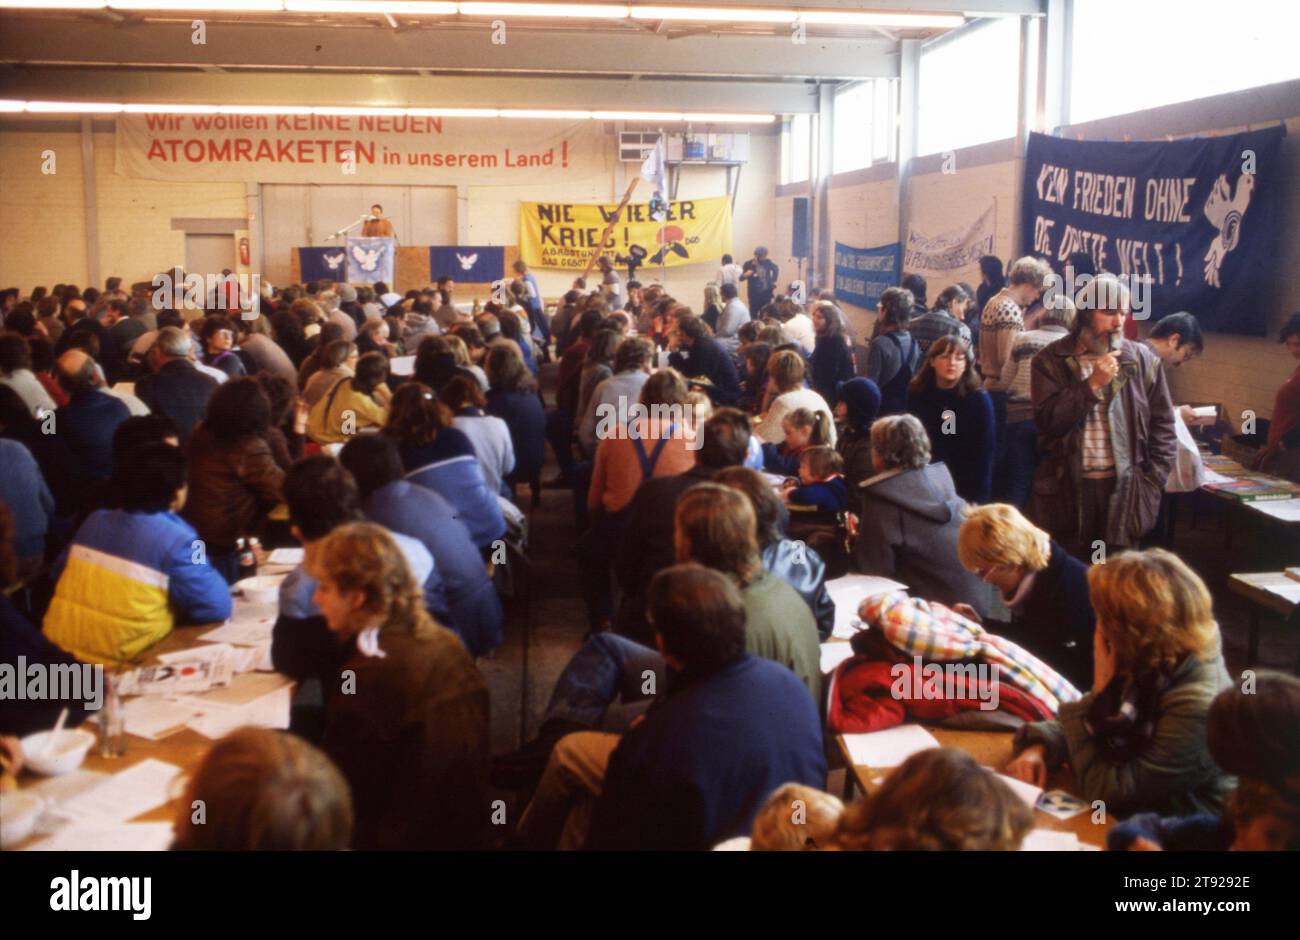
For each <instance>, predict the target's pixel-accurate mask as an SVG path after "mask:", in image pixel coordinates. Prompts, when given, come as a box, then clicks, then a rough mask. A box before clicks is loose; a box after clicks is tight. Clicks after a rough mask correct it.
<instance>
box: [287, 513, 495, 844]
mask: <svg viewBox="0 0 1300 940" xmlns="http://www.w3.org/2000/svg"><path fill="white" fill-rule="evenodd" d="M306 566H307V573H308V574H309V575H310V576H311V577H312V578H313V579H315V580H316V582H317V587H316V591H315V594H314V595H313V598H312V600H313V601H314V602H315V604H316V606H317V607H319V608H320V611H321V614H322V615H323V616H324V618H325V621H326V624H327V626H328V627H329V630H330V632H331V633H332V634H333V635H334V637H335V638H336V640H337V641H338V642H339V644H340V646H341V647H342V650H341V660H342V664H341V666H340V667H339V675H338V681H337V682H336V683H333V688H329V685H330V684H329V683H327V692H328V694H329V700H328V703H327V705H326V713H325V734H324V738H323V740H322V743H321V747H322V749H323V750H324V751H325V753H326V754H328V755H329V756H330V757H331V758H332V759H333V760H334V762H335V763H336V764H337V765H338V767H339V769H340V770H341V771H342V772H343V775H344V776H345V777H346V778H347V780H348V783H349V785H350V786H351V788H352V800H353V805H354V809H355V815H356V829H355V835H354V837H353V848H356V849H426V850H428V849H433V850H448V849H473V848H478V847H479V844H480V841H481V837H482V833H483V828H484V824H485V823H486V822H487V819H488V813H487V802H486V786H487V769H488V692H487V686H486V685H485V684H484V682H483V677H482V676H481V675H480V674H479V672H478V669H477V668H475V665H474V660H473V659H472V658H471V657H470V654H469V653H468V652H467V651H466V649H465V646H464V644H463V643H461V641H460V638H459V637H457V636H456V635H455V634H454V633H452V632H450V631H449V630H446V629H444V628H443V627H440V626H438V625H437V624H435V623H434V622H433V620H432V619H431V618H430V617H429V614H428V612H427V611H426V610H425V605H424V594H423V592H422V591H421V589H420V586H419V585H418V584H416V582H415V578H414V577H412V575H411V572H410V569H409V568H408V567H407V564H406V558H405V556H404V555H403V554H402V550H401V549H400V548H398V546H397V542H396V541H394V540H393V537H392V536H391V535H390V534H389V533H388V531H387V530H386V529H384V528H383V527H382V526H377V525H373V524H371V523H366V522H354V523H349V524H347V525H343V526H340V527H339V528H337V529H335V530H334V531H333V532H331V533H330V534H329V535H327V536H326V537H325V538H324V539H322V540H320V541H319V542H317V543H313V545H312V551H311V553H310V555H309V557H308V558H307V560H306ZM448 807H454V810H452V811H449V809H448Z"/></svg>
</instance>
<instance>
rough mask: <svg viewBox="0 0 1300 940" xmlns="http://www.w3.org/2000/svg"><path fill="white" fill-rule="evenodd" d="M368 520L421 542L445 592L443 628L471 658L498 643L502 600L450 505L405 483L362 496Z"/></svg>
mask: <svg viewBox="0 0 1300 940" xmlns="http://www.w3.org/2000/svg"><path fill="white" fill-rule="evenodd" d="M363 509H364V510H365V514H366V518H367V519H369V520H370V521H371V522H377V523H379V524H380V525H382V526H386V527H387V528H389V529H391V530H392V531H394V532H400V533H402V534H403V535H407V536H410V537H411V538H413V539H415V540H416V541H418V542H420V543H422V544H423V545H424V547H425V548H427V549H428V550H429V554H430V555H432V556H433V560H434V562H435V564H437V566H438V571H439V572H440V573H441V575H442V581H443V585H444V587H445V589H446V594H447V609H448V613H447V626H448V627H449V628H450V629H451V630H452V631H453V632H455V633H457V634H459V635H460V638H461V639H462V640H463V641H464V642H465V647H466V648H467V649H468V650H469V651H470V653H471V654H473V655H474V656H482V655H483V654H484V653H487V652H489V651H490V650H493V649H496V648H497V647H498V646H500V645H501V619H502V612H501V600H500V598H499V597H497V591H496V585H494V584H493V583H492V579H491V578H489V577H488V573H487V567H486V565H484V564H483V559H482V557H481V556H480V555H479V553H478V550H477V548H476V547H475V545H474V541H473V539H471V538H470V534H469V530H468V529H467V528H466V527H465V523H464V522H462V521H461V518H460V514H459V513H457V512H456V510H455V508H454V507H453V506H452V505H451V503H449V502H447V500H445V499H444V498H443V497H441V496H439V495H438V494H437V493H435V492H434V491H433V490H431V489H429V488H427V487H424V486H418V485H416V484H414V483H411V482H409V481H407V480H396V481H394V482H392V483H389V484H388V485H387V486H384V487H380V488H379V489H378V490H376V491H375V492H373V493H371V494H370V496H369V497H367V498H366V501H365V504H364V506H363Z"/></svg>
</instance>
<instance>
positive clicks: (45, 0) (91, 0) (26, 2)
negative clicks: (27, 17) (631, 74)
mask: <svg viewBox="0 0 1300 940" xmlns="http://www.w3.org/2000/svg"><path fill="white" fill-rule="evenodd" d="M106 6H108V4H107V3H106V2H105V0H3V2H0V7H5V8H7V9H11V10H102V9H104V7H106Z"/></svg>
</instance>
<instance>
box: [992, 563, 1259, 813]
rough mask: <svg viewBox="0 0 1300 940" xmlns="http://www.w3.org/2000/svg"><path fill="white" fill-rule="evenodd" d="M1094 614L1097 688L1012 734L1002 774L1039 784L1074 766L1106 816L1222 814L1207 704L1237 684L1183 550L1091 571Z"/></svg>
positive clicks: (1206, 597)
mask: <svg viewBox="0 0 1300 940" xmlns="http://www.w3.org/2000/svg"><path fill="white" fill-rule="evenodd" d="M1088 588H1089V591H1090V593H1091V596H1092V605H1093V609H1094V610H1095V611H1096V613H1097V629H1096V630H1095V631H1094V633H1093V682H1092V691H1091V692H1090V693H1089V694H1087V695H1085V696H1083V698H1082V699H1080V700H1079V701H1077V702H1071V703H1067V704H1063V705H1062V706H1061V710H1060V713H1059V716H1058V718H1057V720H1056V721H1046V722H1038V723H1036V724H1032V725H1026V726H1025V727H1023V728H1021V729H1020V731H1018V732H1017V734H1016V752H1017V756H1016V758H1015V759H1014V760H1013V761H1012V762H1011V764H1010V765H1009V766H1008V768H1007V773H1009V774H1011V775H1012V776H1014V777H1017V778H1019V779H1021V780H1025V781H1028V782H1030V783H1034V784H1036V785H1037V786H1042V785H1043V784H1044V783H1045V782H1046V780H1047V773H1048V771H1049V770H1050V769H1052V768H1054V767H1058V766H1060V765H1061V764H1063V763H1065V762H1066V761H1069V763H1070V766H1071V767H1073V768H1074V773H1075V775H1076V777H1077V779H1078V786H1079V793H1080V794H1081V796H1082V797H1083V798H1084V799H1085V800H1087V801H1088V802H1089V803H1091V802H1093V801H1095V800H1100V801H1102V802H1104V803H1105V806H1106V812H1107V813H1109V814H1113V815H1115V816H1131V815H1133V814H1134V813H1140V812H1156V813H1165V814H1171V815H1188V814H1192V813H1218V812H1220V810H1221V808H1222V803H1223V797H1224V795H1225V794H1226V793H1227V792H1228V791H1229V790H1230V789H1231V788H1232V786H1233V783H1234V781H1233V778H1232V777H1230V776H1229V775H1227V774H1225V773H1224V772H1223V771H1222V770H1220V769H1219V767H1218V765H1217V764H1216V763H1215V761H1214V758H1213V757H1212V756H1211V754H1210V751H1209V748H1208V747H1207V746H1206V734H1205V728H1206V716H1207V715H1208V713H1209V710H1210V703H1211V702H1212V701H1213V700H1214V697H1215V696H1216V695H1217V694H1218V693H1219V692H1220V691H1221V690H1222V689H1224V688H1226V687H1228V685H1230V682H1231V680H1230V679H1229V677H1228V671H1227V669H1226V668H1225V667H1224V663H1223V647H1222V642H1221V640H1220V637H1219V625H1218V624H1217V623H1215V620H1214V611H1213V609H1212V604H1211V600H1210V592H1209V591H1208V590H1206V587H1205V583H1204V582H1203V581H1201V579H1200V578H1199V577H1197V575H1196V573H1195V572H1193V571H1192V570H1191V569H1190V568H1188V567H1187V565H1186V564H1184V563H1183V562H1182V561H1181V560H1179V558H1178V557H1177V556H1176V555H1173V554H1171V553H1169V552H1166V551H1164V550H1162V549H1150V550H1148V551H1145V552H1126V553H1124V554H1121V555H1119V556H1117V557H1114V558H1111V559H1109V560H1108V561H1107V562H1106V563H1105V564H1104V565H1095V566H1093V567H1092V568H1090V569H1089V570H1088Z"/></svg>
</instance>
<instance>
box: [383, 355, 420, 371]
mask: <svg viewBox="0 0 1300 940" xmlns="http://www.w3.org/2000/svg"><path fill="white" fill-rule="evenodd" d="M388 371H389V372H391V373H392V374H393V375H415V357H414V356H394V357H393V358H392V359H389V360H388Z"/></svg>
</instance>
